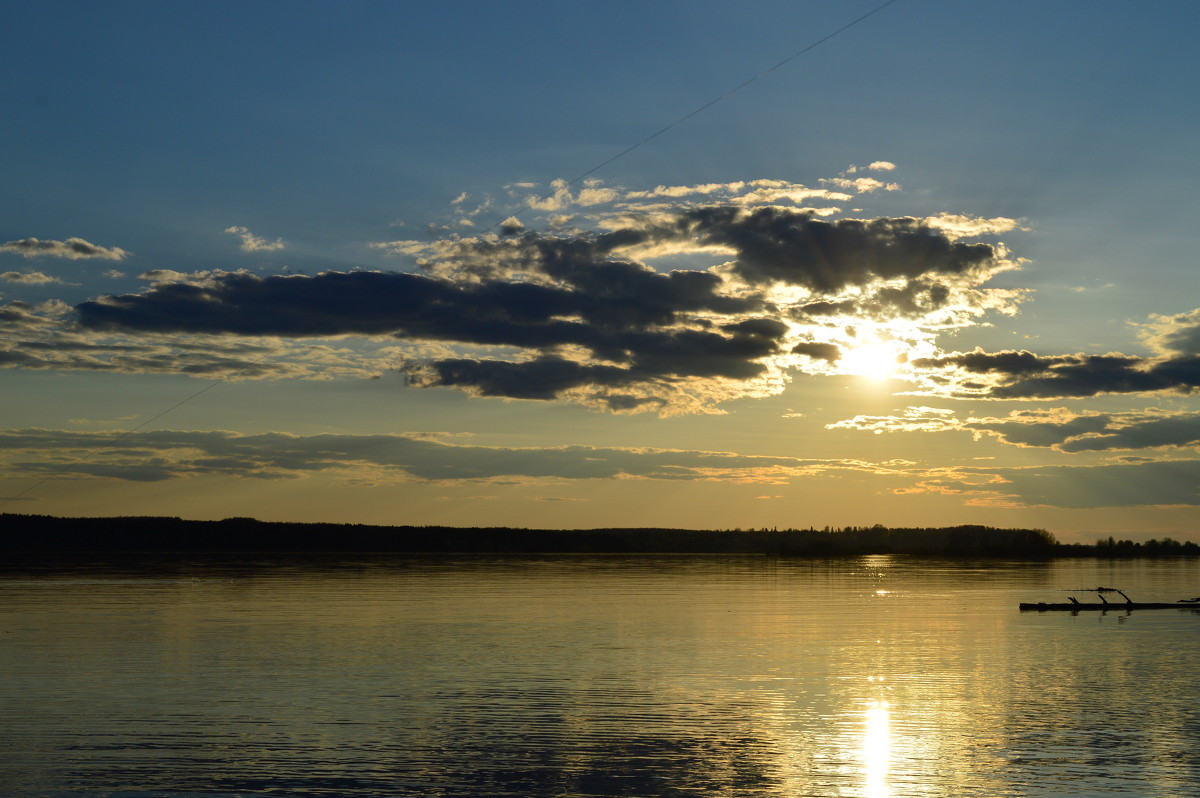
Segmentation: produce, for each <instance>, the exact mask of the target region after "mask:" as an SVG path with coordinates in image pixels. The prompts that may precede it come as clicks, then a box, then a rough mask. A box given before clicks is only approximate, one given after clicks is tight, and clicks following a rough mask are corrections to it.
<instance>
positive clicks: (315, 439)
mask: <svg viewBox="0 0 1200 798" xmlns="http://www.w3.org/2000/svg"><path fill="white" fill-rule="evenodd" d="M113 438H114V433H105V432H80V431H73V430H48V429H27V430H0V452H2V453H3V454H2V456H0V468H3V470H4V471H5V472H6V473H7V474H8V475H38V474H43V473H54V472H57V471H59V470H61V469H62V468H63V467H64V466H66V465H70V473H71V474H72V475H76V476H78V477H96V478H105V479H116V480H125V481H134V482H152V481H163V480H170V479H182V478H188V477H198V476H213V475H217V476H239V477H246V478H252V479H270V480H273V479H297V478H302V477H305V476H310V475H314V474H318V473H325V474H330V475H334V476H339V477H344V478H354V479H373V480H386V481H412V480H421V481H435V482H460V481H490V480H506V481H507V480H514V479H517V480H521V481H524V482H527V483H535V482H548V483H554V482H570V481H576V480H593V479H648V480H669V481H697V480H703V481H717V482H737V483H747V484H750V483H763V484H784V483H786V482H788V481H790V480H794V479H804V478H808V477H812V476H815V475H817V474H821V473H826V472H829V471H852V472H863V473H869V474H891V473H895V472H896V466H895V465H894V464H887V463H881V464H877V463H869V462H864V461H857V460H820V459H804V458H798V457H762V456H749V455H740V454H735V453H732V452H709V451H699V450H675V449H652V448H636V449H635V448H616V447H593V446H559V447H549V448H547V447H541V448H536V447H526V448H517V447H500V446H475V445H465V444H459V443H453V442H449V441H447V440H445V439H442V438H438V437H431V436H429V435H427V434H411V435H404V434H389V435H328V434H327V435H307V436H304V435H292V434H287V433H276V432H272V433H264V434H258V435H243V434H238V433H234V432H226V431H202V432H201V431H195V432H193V431H179V430H157V431H152V432H135V433H130V434H122V435H120V438H119V446H114V447H112V448H102V447H104V446H105V445H106V444H108V443H110V442H111V441H112V440H113ZM81 457H82V458H85V459H83V460H80V458H81Z"/></svg>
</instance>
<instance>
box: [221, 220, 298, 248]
mask: <svg viewBox="0 0 1200 798" xmlns="http://www.w3.org/2000/svg"><path fill="white" fill-rule="evenodd" d="M225 232H226V233H229V234H230V235H235V236H237V237H238V238H240V239H241V240H242V244H241V250H242V252H275V251H276V250H280V249H283V248H284V247H285V246H286V244H284V243H283V239H282V238H277V239H275V240H274V241H268V240H267V239H265V238H262V237H261V236H256V235H254V233H251V232H250V231H249V230H247V229H246V228H245V227H241V226H239V225H233V226H232V227H226V228H225Z"/></svg>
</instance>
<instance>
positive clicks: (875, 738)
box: [862, 701, 891, 798]
mask: <svg viewBox="0 0 1200 798" xmlns="http://www.w3.org/2000/svg"><path fill="white" fill-rule="evenodd" d="M866 726H867V728H866V732H865V733H864V735H863V747H862V756H863V763H864V765H865V769H866V792H865V793H864V794H865V795H866V796H867V798H890V796H891V793H890V791H889V790H888V784H887V777H888V760H889V758H890V756H891V718H890V716H889V715H888V702H886V701H872V702H871V704H870V706H869V707H868V708H867V712H866Z"/></svg>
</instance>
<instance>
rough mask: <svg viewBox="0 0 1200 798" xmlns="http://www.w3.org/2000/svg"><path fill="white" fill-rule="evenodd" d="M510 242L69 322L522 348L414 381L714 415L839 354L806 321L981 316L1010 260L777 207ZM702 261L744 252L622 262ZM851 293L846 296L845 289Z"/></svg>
mask: <svg viewBox="0 0 1200 798" xmlns="http://www.w3.org/2000/svg"><path fill="white" fill-rule="evenodd" d="M504 232H505V233H506V235H504V236H496V235H485V236H480V237H476V238H451V239H446V240H443V241H439V242H435V243H433V244H428V245H422V244H420V243H419V242H394V246H395V248H396V249H397V251H401V250H402V251H405V252H408V253H410V254H415V253H419V252H424V253H425V254H426V255H427V256H428V257H424V258H423V259H422V260H420V261H419V265H420V266H421V268H422V269H423V270H424V273H421V274H414V273H405V272H391V273H383V272H326V273H323V274H319V275H317V276H315V277H309V276H305V275H278V276H268V277H262V276H258V275H255V274H251V273H248V272H210V273H202V274H196V275H191V276H188V275H177V274H174V273H171V272H165V271H160V272H154V273H149V274H150V275H151V276H152V277H153V278H154V280H155V283H154V284H153V285H151V286H150V287H149V288H147V289H146V290H145V291H143V292H141V293H137V294H124V295H119V296H105V297H101V298H99V299H96V300H93V301H89V302H84V303H82V304H80V305H79V306H78V307H77V311H78V320H79V324H80V326H81V327H82V328H83V329H85V330H89V331H97V332H103V333H117V332H120V333H136V334H145V333H155V334H168V333H179V332H187V333H201V334H209V335H227V336H230V335H241V336H257V335H270V336H282V337H290V338H301V337H332V336H349V335H355V336H368V337H373V338H376V339H378V338H381V337H385V336H386V337H391V338H395V339H398V340H401V341H406V342H433V343H438V344H449V345H452V346H453V345H466V346H475V347H480V346H482V347H505V348H516V349H517V350H519V351H518V352H517V353H515V354H514V353H513V352H511V351H501V352H497V351H490V352H487V353H485V354H482V355H481V354H480V353H477V352H456V353H455V354H456V355H458V356H446V355H441V356H438V357H437V358H434V359H428V358H427V359H425V360H423V361H421V362H419V363H410V364H409V365H408V366H407V368H406V371H407V373H408V374H409V376H410V379H411V381H412V384H414V385H418V386H445V387H455V388H459V389H462V390H466V391H469V392H472V393H476V394H480V395H485V396H503V397H511V398H521V399H543V400H545V399H553V398H556V397H560V396H563V395H564V394H570V395H571V396H572V397H573V398H575V399H577V400H579V401H589V402H591V403H592V404H596V405H599V406H603V407H607V408H609V409H618V410H629V409H641V408H649V407H658V408H660V410H661V409H662V408H663V407H664V403H670V402H673V401H675V400H674V399H672V398H671V396H672V395H675V396H683V395H685V394H686V395H687V396H689V397H691V400H689V401H694V402H700V403H711V402H714V401H720V400H721V399H725V398H730V397H731V396H736V395H745V394H747V393H755V392H759V391H761V390H762V389H763V387H762V381H763V380H767V379H770V380H773V384H774V385H776V386H777V387H778V386H781V385H782V384H783V378H782V377H781V376H780V375H781V374H782V373H783V370H784V368H786V367H791V366H794V365H795V364H796V363H797V362H798V359H797V358H796V357H795V355H797V354H801V355H808V356H809V357H810V358H815V359H816V360H818V361H823V363H822V364H820V366H819V367H818V366H817V365H816V364H811V361H810V366H812V367H813V368H819V369H825V370H827V369H828V368H829V367H830V365H831V364H835V363H837V362H838V356H839V349H838V346H837V345H836V344H835V343H832V342H830V341H829V340H828V338H829V337H830V336H831V335H833V336H840V335H841V333H837V332H833V333H831V332H829V330H823V331H821V332H819V333H814V334H812V335H805V336H803V337H804V338H805V339H807V341H806V342H799V341H797V340H796V339H797V338H798V337H801V333H800V332H799V331H798V330H796V329H795V328H796V325H797V324H805V323H807V324H809V325H813V324H816V325H817V326H818V327H820V326H821V323H822V322H821V321H813V318H814V317H817V316H820V315H822V314H824V315H829V314H834V313H837V312H839V311H846V310H853V311H854V313H856V314H858V315H863V314H865V315H867V316H877V317H880V318H895V317H897V316H904V317H908V318H916V317H922V316H928V317H932V315H933V314H942V316H940V317H939V318H940V322H939V323H941V324H945V323H947V322H946V315H945V314H947V313H949V314H951V315H953V313H955V312H957V313H965V314H967V315H974V314H976V313H978V312H981V311H980V308H982V307H983V306H984V304H986V303H985V302H984V301H983V299H981V297H983V296H984V294H983V293H982V292H980V291H978V290H976V289H975V288H974V287H973V286H975V285H977V284H978V283H980V282H982V281H983V280H985V279H987V278H988V277H989V276H991V274H993V273H994V272H995V271H996V270H998V269H1000V268H1005V267H1006V266H1004V262H1003V261H1002V259H1001V258H1000V257H999V255H998V254H997V251H996V250H995V249H993V248H992V247H991V246H989V245H986V244H965V243H961V242H958V241H953V240H951V239H950V238H948V237H947V236H946V235H944V234H943V233H942V232H939V231H938V230H937V229H934V228H932V227H930V226H928V225H927V224H926V223H925V222H923V221H920V220H917V219H912V218H907V217H905V218H895V219H887V218H885V219H873V220H857V219H843V220H840V221H833V222H831V221H824V220H821V219H818V218H816V217H815V216H814V215H812V214H811V213H809V212H807V211H803V210H786V209H782V208H775V207H767V208H757V209H751V210H747V209H745V208H738V207H732V206H708V207H697V208H687V209H682V210H676V211H668V212H656V213H651V214H647V215H644V216H641V217H635V216H629V217H626V218H624V219H623V220H622V221H621V223H620V224H619V225H615V226H614V227H613V229H609V230H607V231H605V232H600V233H595V234H571V235H551V234H547V233H541V232H534V231H528V230H522V229H519V228H518V227H517V226H515V225H508V227H507V228H506V229H505V230H504ZM695 251H703V252H710V253H711V252H713V251H719V252H722V253H726V252H729V253H732V254H733V259H732V260H731V261H729V262H728V263H727V264H725V265H724V266H721V267H718V268H712V269H691V270H689V269H679V270H675V271H670V272H659V271H656V270H654V269H652V268H650V267H649V266H647V265H645V264H643V263H641V262H638V261H637V260H633V259H631V258H630V257H628V255H629V254H630V253H638V252H640V253H650V254H651V255H653V254H663V253H674V254H675V255H677V256H679V255H680V253H688V252H695ZM884 281H886V284H884ZM778 283H784V284H787V285H790V286H794V287H797V288H802V289H804V291H803V292H802V293H803V297H804V305H803V306H802V307H796V306H792V305H786V304H781V302H782V300H779V299H769V298H768V297H769V296H771V292H772V291H773V286H775V285H776V284H778ZM851 287H853V288H854V289H855V293H856V295H857V296H856V299H855V300H854V301H853V303H850V302H848V301H847V300H846V299H845V298H844V297H840V296H837V294H838V292H841V291H843V290H845V289H848V288H851ZM972 291H974V292H975V295H971V292H972ZM823 293H825V294H829V296H828V297H826V298H824V299H822V298H821V294H823ZM789 301H791V300H789ZM785 319H786V320H787V321H785ZM803 319H808V320H807V321H802V320H803ZM823 338H824V339H826V340H822V339H823ZM718 383H719V385H718ZM738 386H741V387H740V388H739V387H738ZM739 392H740V394H739Z"/></svg>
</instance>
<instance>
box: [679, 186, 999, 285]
mask: <svg viewBox="0 0 1200 798" xmlns="http://www.w3.org/2000/svg"><path fill="white" fill-rule="evenodd" d="M678 223H679V224H680V225H681V226H683V227H684V228H685V229H687V230H688V232H691V233H694V234H695V235H697V236H698V237H699V239H700V240H701V241H702V242H704V243H708V244H717V245H724V246H728V247H730V248H732V249H733V250H734V251H735V252H736V253H737V256H736V259H735V261H734V262H733V266H732V268H733V271H734V272H735V273H736V274H738V275H739V276H740V277H741V278H742V279H744V280H746V281H747V282H750V283H753V284H758V283H773V282H781V283H786V284H788V285H800V286H805V287H808V288H811V289H813V290H815V291H818V292H835V291H839V290H841V289H843V288H846V287H847V286H850V285H866V284H868V283H870V282H873V281H875V280H894V279H897V278H905V279H916V278H920V277H923V276H927V275H949V276H954V277H963V276H971V275H974V276H981V275H983V274H985V273H987V272H988V271H989V270H991V269H994V268H996V266H997V265H998V258H997V253H996V251H995V249H994V248H993V247H992V246H991V245H989V244H967V243H962V242H957V241H951V240H950V239H949V238H947V237H946V235H945V234H944V233H943V232H941V231H939V230H937V229H935V228H933V227H930V226H929V225H928V224H927V223H926V222H924V221H923V220H920V219H914V218H911V217H900V218H881V219H865V220H864V219H839V220H836V221H825V220H823V219H819V218H817V217H815V216H813V215H811V214H809V213H806V212H804V211H793V210H787V209H783V208H771V207H768V208H757V209H754V210H751V211H743V210H739V209H735V208H729V207H710V208H697V209H694V210H690V211H687V212H685V213H683V214H681V215H680V217H679V220H678Z"/></svg>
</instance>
